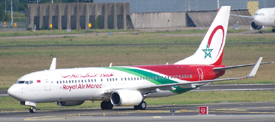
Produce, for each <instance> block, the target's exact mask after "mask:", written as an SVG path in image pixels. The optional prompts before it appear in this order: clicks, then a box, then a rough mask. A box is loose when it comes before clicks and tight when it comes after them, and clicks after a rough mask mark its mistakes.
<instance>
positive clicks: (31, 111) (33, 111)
mask: <svg viewBox="0 0 275 122" xmlns="http://www.w3.org/2000/svg"><path fill="white" fill-rule="evenodd" d="M29 111H30V113H35V112H36V111H37V110H36V108H35V107H31V108H30V109H29Z"/></svg>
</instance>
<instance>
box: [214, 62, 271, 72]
mask: <svg viewBox="0 0 275 122" xmlns="http://www.w3.org/2000/svg"><path fill="white" fill-rule="evenodd" d="M271 63H274V62H273V61H272V62H263V63H261V64H260V65H263V64H271ZM254 65H255V64H244V65H236V66H227V67H216V68H213V70H216V71H221V70H227V69H234V68H240V67H248V66H254Z"/></svg>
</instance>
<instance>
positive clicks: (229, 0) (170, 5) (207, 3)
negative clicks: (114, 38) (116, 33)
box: [94, 0, 275, 13]
mask: <svg viewBox="0 0 275 122" xmlns="http://www.w3.org/2000/svg"><path fill="white" fill-rule="evenodd" d="M250 1H258V2H259V4H258V7H259V8H266V7H274V6H275V0H219V3H220V6H225V5H227V6H228V5H229V6H231V9H247V3H248V2H250ZM118 2H119V3H121V2H128V3H130V13H146V12H186V11H205V10H217V0H94V3H118Z"/></svg>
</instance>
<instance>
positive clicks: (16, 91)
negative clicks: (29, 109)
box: [8, 85, 19, 98]
mask: <svg viewBox="0 0 275 122" xmlns="http://www.w3.org/2000/svg"><path fill="white" fill-rule="evenodd" d="M8 94H9V95H10V96H12V97H13V98H18V97H19V88H18V87H16V86H14V85H12V86H11V87H10V88H9V89H8Z"/></svg>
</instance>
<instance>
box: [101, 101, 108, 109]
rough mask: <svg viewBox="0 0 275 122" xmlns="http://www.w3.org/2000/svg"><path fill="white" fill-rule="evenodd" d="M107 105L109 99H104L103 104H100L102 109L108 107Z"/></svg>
mask: <svg viewBox="0 0 275 122" xmlns="http://www.w3.org/2000/svg"><path fill="white" fill-rule="evenodd" d="M106 106H107V101H102V102H101V104H100V107H101V109H102V110H105V109H107V108H106Z"/></svg>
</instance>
